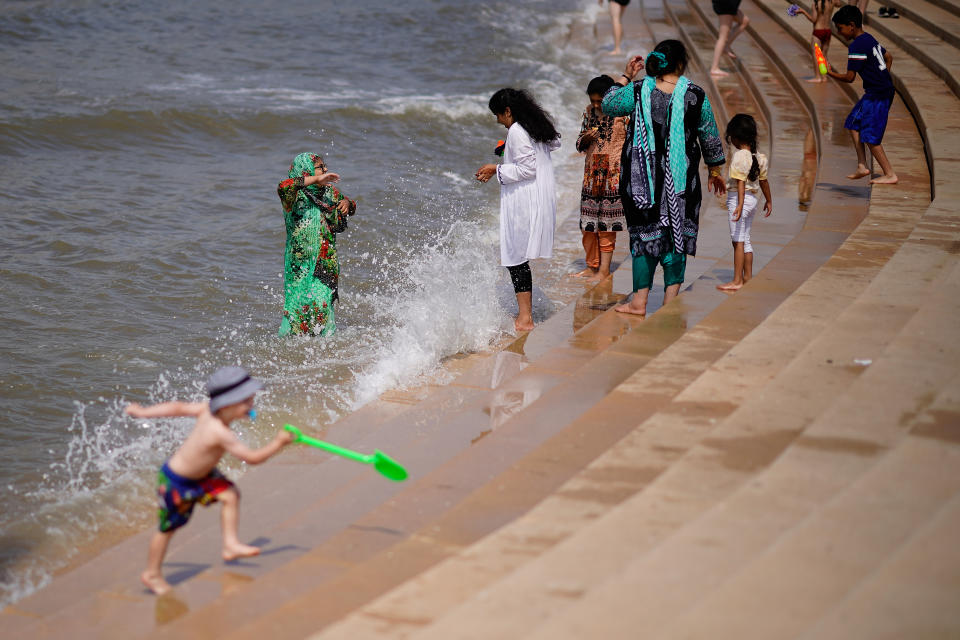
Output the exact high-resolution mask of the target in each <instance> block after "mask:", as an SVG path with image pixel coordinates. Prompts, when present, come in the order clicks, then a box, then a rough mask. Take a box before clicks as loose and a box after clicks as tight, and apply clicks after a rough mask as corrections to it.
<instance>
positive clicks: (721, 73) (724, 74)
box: [710, 69, 730, 78]
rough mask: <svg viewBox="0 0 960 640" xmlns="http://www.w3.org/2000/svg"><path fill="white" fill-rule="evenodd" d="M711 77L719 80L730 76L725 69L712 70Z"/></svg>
mask: <svg viewBox="0 0 960 640" xmlns="http://www.w3.org/2000/svg"><path fill="white" fill-rule="evenodd" d="M710 75H712V76H714V77H717V78H725V77H727V76H728V75H730V74H729V73H727V72H726V71H724V70H723V69H710Z"/></svg>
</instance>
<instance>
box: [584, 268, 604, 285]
mask: <svg viewBox="0 0 960 640" xmlns="http://www.w3.org/2000/svg"><path fill="white" fill-rule="evenodd" d="M609 277H610V272H609V271H607V272H606V273H604V272H603V271H600V270H599V269H598V270H597V272H596V273H594V274H593V275H592V276H590V277H589V278H587V282H600V281H601V280H606V279H607V278H609Z"/></svg>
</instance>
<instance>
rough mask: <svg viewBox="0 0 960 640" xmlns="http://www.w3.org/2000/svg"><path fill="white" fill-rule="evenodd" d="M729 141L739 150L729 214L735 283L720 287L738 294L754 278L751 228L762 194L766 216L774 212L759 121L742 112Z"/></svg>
mask: <svg viewBox="0 0 960 640" xmlns="http://www.w3.org/2000/svg"><path fill="white" fill-rule="evenodd" d="M726 141H727V143H728V144H730V145H732V146H733V147H734V149H736V150H735V151H734V153H733V158H732V159H731V160H730V179H729V180H728V181H727V211H728V212H729V213H730V241H731V242H732V243H733V280H731V281H730V282H727V283H726V284H719V285H717V289H720V290H721V291H737V290H738V289H740V288H741V287H742V286H743V285H744V284H746V283H747V282H749V281H750V279H751V278H752V277H753V245H751V244H750V228H751V226H752V225H753V217H754V214H755V213H756V211H757V204H759V201H758V200H757V194H758V192H761V191H762V192H763V197H764V198H765V199H766V202H765V203H764V205H763V217H765V218H766V217H769V216H770V214H771V213H772V212H773V204H772V198H771V197H770V184H769V183H768V182H767V156H765V155H764V154H762V153H757V121H756V120H754V119H753V116H750V115H747V114H746V113H738V114H737V115H735V116H733V118H731V119H730V122H729V123H728V124H727V131H726Z"/></svg>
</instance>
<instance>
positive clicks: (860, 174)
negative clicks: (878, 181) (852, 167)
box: [847, 165, 870, 180]
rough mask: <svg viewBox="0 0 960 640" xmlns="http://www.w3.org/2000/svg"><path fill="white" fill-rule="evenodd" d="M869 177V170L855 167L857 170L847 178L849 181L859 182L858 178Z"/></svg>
mask: <svg viewBox="0 0 960 640" xmlns="http://www.w3.org/2000/svg"><path fill="white" fill-rule="evenodd" d="M868 175H870V169H867V168H866V167H864V166H862V165H861V166H859V167H857V170H856V171H854V172H853V173H851V174H850V175H848V176H847V178H849V179H850V180H859V179H860V178H866V177H867V176H868Z"/></svg>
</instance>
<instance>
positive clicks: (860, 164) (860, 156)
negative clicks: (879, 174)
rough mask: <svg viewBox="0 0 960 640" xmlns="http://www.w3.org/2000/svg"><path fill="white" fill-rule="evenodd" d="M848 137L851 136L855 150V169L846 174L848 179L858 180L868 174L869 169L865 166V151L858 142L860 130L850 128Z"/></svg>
mask: <svg viewBox="0 0 960 640" xmlns="http://www.w3.org/2000/svg"><path fill="white" fill-rule="evenodd" d="M850 137H851V138H853V147H854V148H855V149H856V150H857V170H856V171H854V172H853V173H851V174H850V175H848V176H847V178H849V179H850V180H859V179H860V178H866V177H867V176H868V175H870V169H868V168H867V151H866V149H864V148H863V143H862V142H860V132H859V131H854V130H853V129H851V130H850Z"/></svg>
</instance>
